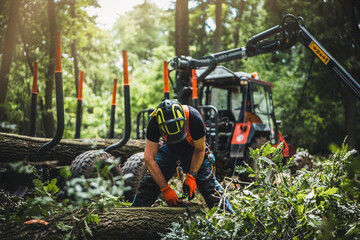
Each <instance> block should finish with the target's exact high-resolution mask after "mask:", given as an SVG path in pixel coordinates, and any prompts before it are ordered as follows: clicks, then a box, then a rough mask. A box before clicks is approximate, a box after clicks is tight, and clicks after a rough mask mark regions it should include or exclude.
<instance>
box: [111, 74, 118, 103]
mask: <svg viewBox="0 0 360 240" xmlns="http://www.w3.org/2000/svg"><path fill="white" fill-rule="evenodd" d="M116 88H117V79H116V78H115V79H114V82H113V93H112V102H111V105H116Z"/></svg>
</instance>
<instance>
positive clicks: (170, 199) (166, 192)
mask: <svg viewBox="0 0 360 240" xmlns="http://www.w3.org/2000/svg"><path fill="white" fill-rule="evenodd" d="M161 192H162V194H163V196H164V198H165V201H166V202H167V204H169V205H170V206H176V205H178V203H180V200H179V198H178V197H177V196H176V193H175V191H174V190H173V189H172V188H171V187H170V185H167V186H166V187H164V188H163V189H161Z"/></svg>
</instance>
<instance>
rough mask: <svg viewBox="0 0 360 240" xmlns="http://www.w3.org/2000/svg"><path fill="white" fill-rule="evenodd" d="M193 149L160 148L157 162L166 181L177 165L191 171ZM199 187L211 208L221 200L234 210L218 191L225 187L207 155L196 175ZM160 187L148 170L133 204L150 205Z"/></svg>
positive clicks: (157, 194) (228, 208)
mask: <svg viewBox="0 0 360 240" xmlns="http://www.w3.org/2000/svg"><path fill="white" fill-rule="evenodd" d="M193 152H194V151H193V150H192V151H190V152H187V153H176V152H174V151H172V150H170V149H169V148H168V147H167V146H166V145H165V146H164V147H162V148H160V149H159V151H158V154H157V156H156V160H155V161H156V163H157V164H158V165H159V167H160V170H161V172H162V174H163V175H164V177H165V179H166V181H169V180H170V178H171V177H172V176H174V174H175V172H176V167H178V165H180V166H181V167H182V168H183V170H184V172H185V173H187V172H189V169H190V164H191V159H192V155H193ZM196 184H197V188H198V190H199V191H200V193H201V195H202V196H203V197H204V199H205V201H206V205H207V206H208V207H209V208H210V209H211V208H213V207H214V206H217V205H218V204H219V202H220V201H225V202H223V203H224V204H225V207H226V209H227V210H228V211H229V212H233V210H232V208H231V206H230V204H229V202H228V200H227V199H224V198H223V197H222V196H220V195H219V194H218V193H220V194H222V193H223V190H224V189H223V188H222V186H221V185H220V184H219V182H218V181H217V180H216V178H215V174H214V173H213V171H212V167H211V163H210V161H209V160H208V159H207V157H206V155H205V158H204V161H203V163H202V164H201V167H200V169H199V171H198V172H197V177H196ZM159 194H160V188H159V186H158V185H157V184H156V183H155V181H154V180H153V179H152V177H151V175H150V173H149V171H147V172H146V174H145V176H144V178H143V180H142V181H141V183H140V187H139V189H138V191H137V193H136V195H135V197H134V201H133V203H132V206H134V207H140V206H141V207H150V206H151V205H152V204H153V203H154V202H155V201H156V199H157V198H158V196H159Z"/></svg>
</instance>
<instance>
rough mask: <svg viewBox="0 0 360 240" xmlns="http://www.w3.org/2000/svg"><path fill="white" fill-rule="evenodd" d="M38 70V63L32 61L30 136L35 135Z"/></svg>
mask: <svg viewBox="0 0 360 240" xmlns="http://www.w3.org/2000/svg"><path fill="white" fill-rule="evenodd" d="M38 71H39V63H38V62H34V74H33V87H32V96H31V113H30V114H31V115H30V136H31V137H35V136H36V114H37V111H36V105H37V95H38V91H37V88H38V87H37V82H38Z"/></svg>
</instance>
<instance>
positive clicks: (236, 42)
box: [233, 0, 246, 71]
mask: <svg viewBox="0 0 360 240" xmlns="http://www.w3.org/2000/svg"><path fill="white" fill-rule="evenodd" d="M245 3H246V1H245V0H241V2H240V5H239V7H237V4H236V5H235V6H233V7H235V8H237V11H236V17H235V21H236V23H235V28H234V33H233V38H234V48H238V47H239V39H240V24H241V18H242V15H243V13H244V9H245ZM238 63H239V61H238V60H235V61H234V63H233V64H234V70H235V71H237V68H238Z"/></svg>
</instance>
